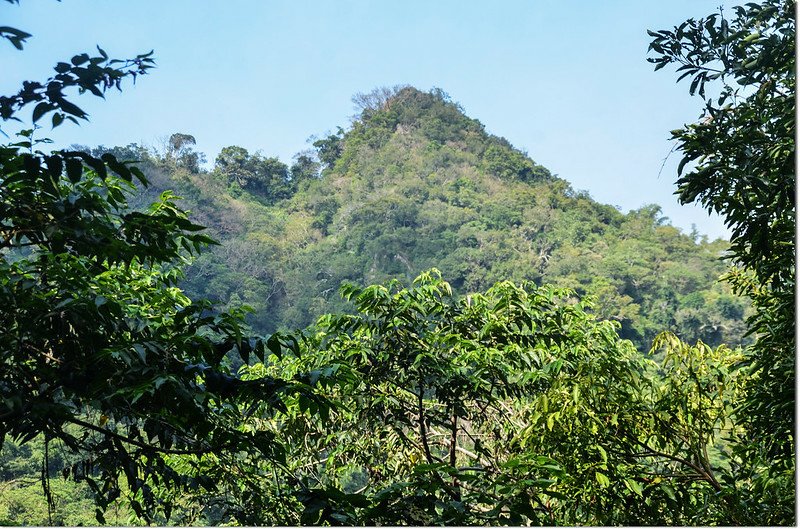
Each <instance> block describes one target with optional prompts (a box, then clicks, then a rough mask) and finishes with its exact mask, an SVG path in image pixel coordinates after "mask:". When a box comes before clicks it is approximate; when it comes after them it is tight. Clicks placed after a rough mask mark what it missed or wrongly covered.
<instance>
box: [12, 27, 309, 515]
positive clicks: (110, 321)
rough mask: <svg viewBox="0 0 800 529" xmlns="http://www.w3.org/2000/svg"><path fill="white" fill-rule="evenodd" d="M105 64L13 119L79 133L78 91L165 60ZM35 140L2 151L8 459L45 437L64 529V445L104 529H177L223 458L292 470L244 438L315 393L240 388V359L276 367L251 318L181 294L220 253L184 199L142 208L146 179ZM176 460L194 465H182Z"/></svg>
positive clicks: (62, 77)
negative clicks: (263, 413) (249, 329)
mask: <svg viewBox="0 0 800 529" xmlns="http://www.w3.org/2000/svg"><path fill="white" fill-rule="evenodd" d="M8 29H9V28H2V30H0V33H3V32H5V33H8V31H7V30H8ZM19 33H20V32H17V33H13V32H12V33H11V34H12V35H17V36H19ZM20 38H21V37H20ZM11 40H12V43H14V44H15V45H16V46H17V47H18V48H21V45H22V41H17V40H13V39H11ZM23 40H24V39H23ZM98 53H99V55H97V56H94V57H92V56H89V55H88V54H81V55H77V56H75V57H73V58H72V59H71V61H70V63H64V62H62V63H59V64H58V65H57V66H56V67H55V71H56V75H55V76H54V77H52V78H50V79H48V80H47V81H45V82H44V83H34V82H26V83H25V84H24V86H23V88H22V89H21V90H20V91H19V92H18V93H17V94H14V95H12V96H7V97H5V96H4V97H0V116H1V117H2V118H3V120H4V121H8V120H12V119H15V120H17V121H20V120H19V119H18V118H17V114H18V113H19V112H20V111H21V110H22V109H24V108H28V107H29V106H32V107H33V112H32V121H33V123H34V124H35V123H36V122H37V121H39V120H41V119H42V118H44V117H45V116H50V118H51V121H52V125H53V126H59V125H60V124H61V123H63V122H65V121H75V122H77V119H85V118H86V114H85V113H84V112H83V111H82V110H81V109H80V108H79V107H77V106H76V105H75V104H74V103H72V102H70V101H69V100H68V99H67V96H68V95H69V91H70V90H71V89H73V90H74V89H77V90H78V91H79V92H81V93H82V92H86V91H88V92H91V93H93V94H95V95H98V96H102V95H103V92H104V91H105V90H106V89H108V88H110V87H114V86H116V87H119V86H120V83H121V81H123V80H124V79H125V78H127V77H135V76H137V75H142V74H145V73H147V70H148V69H149V68H150V66H151V64H152V59H151V58H150V54H144V55H140V56H137V57H136V58H134V59H132V60H129V61H115V60H110V59H109V57H108V55H107V54H106V53H105V52H104V51H103V50H100V49H98ZM33 132H34V131H33V129H29V130H25V131H22V132H21V133H20V134H19V137H20V141H18V142H17V143H12V144H9V145H5V146H2V147H0V329H2V332H1V333H0V448H2V445H3V441H4V440H5V439H7V438H9V439H11V440H13V441H14V442H15V443H17V444H22V445H24V444H25V443H27V442H29V441H31V440H33V439H34V438H42V441H43V443H44V453H43V459H42V461H41V477H42V485H43V487H44V494H45V498H46V499H47V504H48V509H47V511H48V516H49V517H48V522H49V523H52V521H53V520H52V516H51V515H52V511H53V509H54V507H55V500H54V496H53V486H52V482H51V479H50V478H51V473H52V470H53V469H52V468H51V465H50V461H49V454H50V450H49V448H50V447H51V445H58V447H59V449H60V450H64V451H67V452H68V453H69V454H70V462H69V465H67V466H65V467H64V468H63V469H59V470H62V471H63V474H64V476H65V477H71V478H72V479H74V480H76V481H83V482H85V483H87V484H88V485H89V487H90V489H91V491H92V493H93V495H94V500H95V502H96V504H97V507H98V508H97V512H96V516H97V520H98V521H99V522H102V521H103V520H104V518H103V511H104V510H105V508H106V507H108V506H109V505H111V504H112V503H114V502H115V501H116V500H117V499H118V498H120V497H121V496H124V497H125V500H126V502H127V503H128V504H129V505H130V507H131V508H132V509H133V511H134V513H135V514H136V515H137V516H138V517H140V518H142V519H144V520H146V521H151V520H153V519H154V517H155V516H156V514H158V515H159V516H162V517H163V518H159V519H162V520H168V519H169V517H170V513H171V511H172V509H173V506H174V505H173V503H172V501H171V499H170V496H169V495H168V493H171V492H173V491H176V490H177V491H180V490H196V489H200V488H202V489H205V490H208V491H214V490H215V489H216V487H217V486H218V484H217V483H216V482H215V480H212V479H210V478H209V477H208V476H207V475H205V474H204V473H203V472H202V471H198V470H197V465H196V464H193V463H192V458H194V459H202V458H203V457H205V456H207V455H209V454H213V455H214V457H216V458H218V459H219V461H220V464H227V465H229V466H230V467H232V468H236V469H239V468H241V463H240V461H238V460H237V457H236V455H237V454H238V453H239V452H242V451H247V452H248V453H251V454H254V455H255V454H258V457H260V458H263V459H280V458H281V456H282V449H281V445H280V443H279V442H276V441H275V440H274V439H273V438H272V437H271V436H269V435H268V434H267V433H264V432H253V431H246V430H243V429H242V428H241V425H242V423H243V422H245V421H247V419H248V417H249V413H248V409H252V404H253V403H255V402H257V403H258V404H259V405H261V406H263V405H264V404H265V403H266V404H267V406H276V407H279V408H280V407H281V406H282V404H281V399H282V397H283V395H284V394H285V393H289V392H295V391H297V392H305V393H308V394H311V392H310V388H308V387H307V386H304V385H303V384H300V383H294V382H290V381H283V380H278V379H273V378H259V379H252V380H249V381H247V382H244V381H242V380H240V379H238V378H236V377H234V376H232V375H231V373H230V370H229V368H228V366H227V364H226V360H225V356H226V355H228V354H230V355H236V356H238V357H240V358H241V359H242V361H244V362H247V361H248V360H249V356H250V354H251V353H253V354H255V355H259V356H261V358H263V357H264V351H265V344H264V343H263V341H262V340H260V339H251V338H249V337H248V336H247V334H246V328H245V326H244V323H243V320H242V316H241V313H240V312H223V313H215V312H214V311H213V310H212V307H211V305H210V303H208V302H205V301H199V302H191V301H190V300H189V299H188V298H187V297H186V296H184V295H183V293H182V292H181V291H180V290H179V289H178V288H177V287H176V286H175V285H176V282H177V280H178V279H179V277H180V271H179V267H180V266H181V265H183V264H185V262H186V261H187V259H188V258H189V257H190V256H191V255H193V254H195V253H196V252H198V251H199V250H200V249H201V248H202V247H203V246H205V245H207V244H209V243H211V242H212V240H211V239H210V238H209V237H208V236H206V235H203V234H200V233H198V232H199V231H200V230H201V229H202V228H201V227H200V226H198V225H196V224H194V223H192V222H190V221H189V220H188V218H187V215H186V212H185V211H183V210H181V209H179V208H178V207H177V206H176V204H175V197H174V196H172V195H171V194H169V193H164V194H162V195H161V196H160V197H159V199H158V200H157V201H156V202H154V203H153V204H152V205H151V206H150V207H149V208H148V209H146V210H144V211H132V210H131V209H130V208H129V207H128V203H127V199H128V196H129V194H130V193H131V191H132V190H133V189H135V186H134V185H133V180H134V179H138V181H139V182H140V184H141V185H144V186H146V185H147V180H146V178H145V177H144V175H143V174H142V173H141V171H139V170H138V169H137V168H135V167H132V166H130V165H128V164H126V163H122V162H120V161H118V160H117V159H116V158H115V157H114V156H112V155H110V154H106V155H104V156H102V157H95V156H92V155H90V154H88V153H85V152H82V151H56V152H51V153H44V152H41V151H39V150H36V149H37V148H38V142H37V141H34V139H33ZM175 455H182V456H189V459H184V460H182V466H176V465H175V464H173V463H172V461H171V460H170V458H169V456H175ZM229 476H231V478H230V479H234V477H233V476H232V475H231V474H229Z"/></svg>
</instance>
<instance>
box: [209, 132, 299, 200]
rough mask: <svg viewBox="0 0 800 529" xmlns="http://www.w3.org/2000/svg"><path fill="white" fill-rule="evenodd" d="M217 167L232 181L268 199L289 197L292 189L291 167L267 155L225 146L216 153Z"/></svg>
mask: <svg viewBox="0 0 800 529" xmlns="http://www.w3.org/2000/svg"><path fill="white" fill-rule="evenodd" d="M215 168H216V170H217V171H219V172H220V173H221V174H222V175H223V176H224V177H225V178H226V179H227V181H228V182H229V183H236V184H238V185H239V186H240V187H242V188H243V189H247V190H249V191H252V192H253V193H254V194H256V195H258V196H263V197H264V198H265V199H267V200H268V201H271V202H273V201H276V200H279V199H281V198H287V197H288V196H290V195H291V192H292V182H291V180H290V178H289V168H288V167H287V166H286V164H284V163H283V162H281V161H280V160H278V159H277V158H264V157H263V156H261V154H258V153H256V154H253V155H251V154H250V153H248V152H247V149H244V148H242V147H237V146H230V147H225V148H224V149H222V151H221V152H220V153H219V156H217V160H216V162H215Z"/></svg>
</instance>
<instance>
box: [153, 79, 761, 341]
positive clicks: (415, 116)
mask: <svg viewBox="0 0 800 529" xmlns="http://www.w3.org/2000/svg"><path fill="white" fill-rule="evenodd" d="M362 100H363V99H362ZM366 101H367V102H366V104H365V105H364V107H363V109H362V112H361V115H360V117H359V118H358V119H357V120H355V121H354V122H353V124H352V126H351V128H350V129H349V130H347V131H344V130H342V129H340V130H339V132H338V133H337V134H334V135H331V136H328V137H327V138H324V139H321V140H319V141H317V142H315V147H316V153H301V155H299V156H298V157H297V158H296V163H295V164H294V165H293V166H292V168H291V169H289V168H288V167H286V166H282V164H280V163H279V162H278V161H277V160H276V159H273V158H265V157H263V156H261V155H259V154H254V155H250V154H249V153H247V152H246V151H244V150H243V149H240V148H228V149H232V150H230V151H228V154H230V153H231V152H235V154H236V157H235V159H234V157H231V156H227V157H225V159H224V160H221V159H219V158H218V160H217V164H216V166H215V169H214V170H213V171H211V172H209V173H205V172H197V170H196V168H191V167H188V166H187V164H182V163H181V162H180V160H181V157H180V156H178V154H176V153H171V154H170V153H167V155H165V156H162V157H161V158H154V157H150V158H148V162H147V163H148V164H149V167H148V169H149V170H150V174H151V175H153V179H154V182H155V183H156V186H155V187H156V188H163V189H167V188H171V189H176V191H177V192H178V194H180V195H182V196H184V197H185V203H186V206H187V207H188V208H189V209H191V210H193V212H194V216H195V219H196V220H197V221H199V222H200V223H204V224H206V225H208V226H209V228H210V230H211V233H212V235H214V236H215V237H217V238H218V239H219V240H220V242H221V245H220V246H219V247H216V248H214V249H213V250H212V251H211V252H209V253H208V254H207V255H205V256H203V257H201V258H200V259H198V260H197V262H195V263H194V264H193V266H192V267H190V268H189V270H188V274H187V281H186V282H185V288H186V289H187V291H188V292H189V293H190V294H191V295H195V296H206V297H211V298H216V299H219V300H221V301H222V302H223V303H225V304H229V305H237V304H242V303H245V304H248V305H251V306H252V307H253V308H254V309H255V313H254V314H253V315H251V321H252V323H253V325H254V326H255V327H256V329H257V330H260V331H262V332H268V331H271V330H274V329H276V328H280V327H289V328H299V327H304V326H306V325H308V324H310V323H312V322H313V321H314V319H315V318H316V317H317V316H319V315H320V314H323V313H325V312H330V311H342V310H346V309H347V306H346V304H345V303H344V302H343V301H341V300H340V298H339V296H338V287H339V285H340V284H341V282H342V281H351V282H359V283H374V282H382V281H385V280H387V279H390V278H393V277H400V278H404V279H405V280H410V279H412V278H413V277H415V276H416V275H418V273H419V272H420V271H422V270H425V269H428V268H431V267H436V268H439V269H440V270H441V271H442V274H443V276H444V277H445V278H446V279H447V280H448V281H449V282H450V283H451V284H452V286H453V287H454V289H455V290H456V291H458V292H461V293H468V292H473V291H480V290H485V289H487V288H488V287H489V286H491V285H492V284H493V283H494V282H496V281H499V280H501V279H512V280H515V281H521V280H531V281H534V282H536V283H544V282H547V283H555V284H558V285H560V286H565V287H569V288H573V289H576V290H577V291H578V293H579V294H581V295H587V294H588V295H594V296H596V297H597V310H598V312H599V313H600V315H601V316H603V317H605V318H611V319H615V320H617V321H619V322H620V323H621V325H622V331H621V334H622V335H623V336H624V337H627V338H629V339H631V340H633V341H634V342H635V343H636V344H637V345H638V346H639V348H640V349H641V350H646V349H648V348H649V343H650V341H651V340H652V338H653V337H654V336H655V334H656V333H657V332H660V331H662V330H673V331H675V332H677V333H678V334H679V335H680V336H681V337H682V338H684V339H685V340H687V341H693V340H696V339H702V340H704V341H706V342H708V343H712V344H716V343H720V342H727V343H730V344H737V343H740V342H741V340H742V332H743V328H744V326H743V315H744V313H745V310H746V308H745V305H744V302H743V301H742V300H740V299H739V298H736V297H734V296H733V295H731V293H730V292H729V291H727V290H726V287H725V286H724V285H722V284H720V283H717V282H716V279H717V278H718V276H719V275H720V274H722V273H723V272H724V270H725V266H724V263H722V262H721V261H720V260H719V259H718V258H719V256H720V255H722V254H723V253H724V250H725V248H726V247H727V243H726V242H724V241H714V242H708V241H706V240H705V239H702V240H699V241H696V240H695V239H694V238H693V237H690V236H688V235H685V234H682V233H681V232H680V231H679V230H678V229H677V228H674V227H673V226H671V225H669V224H668V223H666V219H664V218H662V217H661V216H660V210H659V208H658V207H657V206H645V207H642V208H641V209H639V210H635V211H632V212H630V213H628V214H623V213H621V212H620V211H617V210H616V209H615V208H613V207H611V206H608V205H603V204H600V203H597V202H595V201H594V200H592V199H591V198H590V197H589V196H588V195H587V194H586V193H581V192H575V191H574V190H572V188H571V187H570V186H569V184H568V183H567V182H566V181H565V180H563V179H560V178H557V177H554V176H553V175H551V174H550V172H549V171H548V170H547V169H545V168H543V167H541V166H540V165H538V164H536V163H535V162H533V161H532V160H531V159H530V158H529V157H528V156H527V155H526V154H524V153H522V152H520V151H518V150H516V149H514V148H513V147H512V146H511V145H510V144H509V143H508V141H506V140H505V139H503V138H499V137H497V136H493V135H490V134H488V133H487V132H486V131H485V130H484V127H483V125H482V124H481V123H480V122H479V121H477V120H474V119H471V118H469V117H467V116H465V115H464V113H463V111H462V110H461V108H460V107H459V106H458V105H457V104H455V103H453V102H451V101H450V100H449V98H448V97H447V95H446V94H444V93H443V92H441V91H440V90H433V91H431V92H422V91H419V90H417V89H414V88H410V87H406V88H400V89H395V90H384V91H382V92H375V93H373V95H372V97H368V98H366ZM237 149H238V150H237ZM242 151H243V152H242ZM184 155H185V153H184ZM139 157H140V158H142V154H141V153H140V154H139ZM184 158H185V156H184ZM231 160H233V161H231ZM320 165H321V166H323V169H322V171H321V174H319V173H318V171H317V170H316V169H317V167H318V166H320ZM281 166H282V167H281ZM189 169H193V171H194V172H193V171H192V170H189ZM256 180H258V181H259V182H260V183H259V184H258V185H254V184H252V182H255V181H256ZM287 190H289V191H287ZM142 200H144V198H142Z"/></svg>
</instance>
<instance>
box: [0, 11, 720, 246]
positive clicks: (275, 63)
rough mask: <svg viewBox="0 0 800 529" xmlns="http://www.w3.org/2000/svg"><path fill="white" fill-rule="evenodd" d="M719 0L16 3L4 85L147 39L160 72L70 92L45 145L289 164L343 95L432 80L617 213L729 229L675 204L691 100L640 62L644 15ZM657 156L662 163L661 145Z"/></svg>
mask: <svg viewBox="0 0 800 529" xmlns="http://www.w3.org/2000/svg"><path fill="white" fill-rule="evenodd" d="M720 3H724V4H726V5H733V4H735V3H736V2H730V1H727V2H726V1H724V0H669V1H664V0H604V1H596V0H495V1H483V2H479V1H477V0H457V1H456V0H335V1H334V0H230V1H228V2H219V1H210V0H158V1H156V0H135V1H134V0H127V1H124V0H114V1H110V0H106V1H100V0H64V1H63V2H60V3H59V2H55V1H49V0H38V1H34V0H22V1H21V2H20V5H19V6H17V5H12V4H8V3H6V2H0V14H1V15H0V16H2V19H0V25H8V26H12V27H17V28H19V29H23V30H25V31H27V32H29V33H32V34H33V37H32V38H31V39H30V40H29V41H28V45H27V46H26V49H25V51H22V52H17V51H16V50H13V49H12V48H11V46H9V45H7V44H6V45H5V46H4V47H2V48H0V57H2V64H3V67H2V72H3V75H2V76H0V93H2V94H8V93H11V92H13V91H16V90H17V89H18V88H19V85H20V82H21V81H22V80H24V79H32V80H44V79H46V78H47V77H48V76H49V75H50V74H51V73H52V70H51V68H52V66H54V65H55V63H56V62H58V61H60V60H66V59H68V58H69V57H71V56H72V55H74V54H76V53H81V52H84V51H91V50H94V47H95V45H98V44H99V45H100V46H101V47H103V48H104V49H105V50H106V51H107V52H108V53H109V55H111V56H114V57H120V58H122V57H127V56H133V55H135V54H137V53H142V52H146V51H149V50H150V49H154V50H155V57H156V60H157V69H155V70H153V71H152V75H149V76H147V77H144V78H141V79H140V80H139V81H138V82H137V84H136V86H131V85H130V84H128V85H127V86H125V88H124V91H123V93H121V94H119V93H116V92H114V93H110V94H109V95H108V96H107V98H106V101H102V100H100V99H98V98H94V97H93V96H90V95H86V96H84V97H82V98H80V100H78V101H76V102H78V103H79V104H80V106H81V107H82V108H83V109H84V110H86V111H87V112H89V114H90V116H91V121H90V122H89V123H84V124H82V125H81V126H80V127H75V126H71V125H69V124H65V125H62V127H60V128H58V129H56V130H54V131H52V132H51V131H49V130H45V131H42V134H43V135H46V136H49V137H50V138H52V139H54V140H55V142H56V143H55V145H56V146H57V147H61V146H67V145H70V144H72V143H78V144H85V145H98V144H103V145H107V146H112V145H126V144H128V143H134V142H135V143H140V144H146V145H158V144H159V142H160V141H163V139H164V138H166V137H168V136H169V135H170V134H172V133H173V132H184V133H188V134H192V135H194V136H195V138H196V139H197V149H198V150H199V151H202V152H204V153H206V155H207V157H208V159H209V160H210V161H213V160H214V158H215V157H216V155H217V153H218V152H219V151H220V149H222V147H225V146H227V145H240V146H242V147H245V148H247V149H248V150H250V151H251V152H252V151H257V150H260V151H261V152H263V153H264V154H265V155H268V156H279V157H280V158H281V159H282V160H283V161H284V162H287V163H289V162H290V161H291V158H292V156H293V155H294V154H295V153H297V152H298V151H301V150H303V149H307V148H309V147H310V145H309V143H308V138H309V137H310V136H312V135H317V136H321V135H323V134H324V133H326V132H328V131H332V130H335V129H336V127H337V126H343V127H345V128H346V126H347V125H348V123H349V117H350V116H351V115H352V114H353V113H354V109H353V105H352V103H351V101H350V98H351V97H352V95H353V94H355V93H357V92H368V91H370V90H371V89H373V88H375V87H378V86H385V85H389V86H391V85H395V84H410V85H413V86H416V87H417V88H420V89H424V90H427V89H429V88H432V87H439V88H442V89H443V90H445V91H446V92H447V93H448V94H450V96H451V97H452V99H453V100H454V101H457V102H459V103H460V104H461V105H462V106H463V107H464V109H465V110H466V112H467V114H468V115H469V116H470V117H473V118H476V119H479V120H480V121H481V122H482V123H483V124H484V125H485V126H486V129H487V130H488V131H489V132H491V133H493V134H496V135H499V136H504V137H506V138H507V139H508V140H509V141H510V142H511V143H512V144H514V145H515V146H516V147H518V148H520V149H523V150H525V151H527V152H528V154H529V155H530V156H531V158H533V159H534V160H535V161H536V162H538V163H540V164H542V165H544V166H545V167H547V168H548V169H550V170H551V171H552V172H554V173H556V174H558V175H559V176H561V177H562V178H565V179H566V180H568V181H569V182H571V183H572V185H573V187H574V188H575V189H579V190H587V191H589V193H590V194H591V195H592V197H594V198H595V199H597V200H599V201H600V202H603V203H607V204H612V205H616V206H619V207H620V208H621V209H622V210H623V211H628V210H629V209H633V208H638V207H641V206H642V205H644V204H650V203H656V204H659V205H660V206H661V207H662V208H663V211H664V215H665V216H667V217H669V218H670V221H671V222H672V224H674V225H676V226H679V227H681V228H682V229H684V230H685V231H687V232H688V231H689V230H690V229H691V225H692V224H695V225H696V226H697V230H698V231H699V232H700V233H702V234H707V235H708V236H710V237H711V238H714V237H717V236H724V237H727V234H728V232H727V231H726V229H725V227H724V225H723V223H722V221H721V220H720V219H719V218H716V217H709V216H708V214H706V212H705V211H703V210H702V209H700V208H697V207H690V206H680V205H678V203H677V200H676V199H675V197H674V195H673V192H674V189H675V186H674V181H675V179H676V174H675V168H676V167H677V164H678V161H679V158H680V157H679V155H678V154H677V153H673V154H672V155H671V156H669V158H667V156H668V155H669V153H670V150H671V148H672V144H671V143H670V142H669V131H670V130H672V129H675V128H679V127H680V126H681V125H682V124H684V123H689V122H693V121H695V120H696V118H697V117H698V116H699V114H700V111H701V107H702V101H701V100H700V99H698V98H693V97H690V96H689V95H688V87H687V86H686V85H684V84H680V85H678V84H676V83H675V79H676V76H675V74H674V72H673V71H671V70H670V69H669V68H665V69H663V70H660V71H658V72H653V68H652V65H651V64H649V63H647V62H646V57H647V53H646V52H647V45H648V43H649V41H650V39H649V37H648V36H647V33H646V30H647V29H664V28H671V27H672V26H675V25H677V24H679V23H680V22H682V21H683V20H685V19H687V18H690V17H695V18H696V17H700V16H704V15H707V14H710V13H712V12H714V11H716V9H717V7H718V6H719V5H720ZM665 158H667V161H666V164H665V165H664V168H663V170H662V164H663V163H664V159H665Z"/></svg>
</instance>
